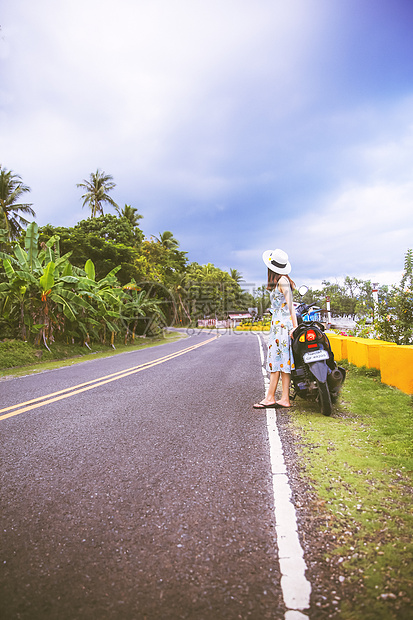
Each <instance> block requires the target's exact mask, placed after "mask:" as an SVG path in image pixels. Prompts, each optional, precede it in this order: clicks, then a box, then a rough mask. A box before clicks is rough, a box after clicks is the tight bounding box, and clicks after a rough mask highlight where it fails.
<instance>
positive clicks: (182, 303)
mask: <svg viewBox="0 0 413 620" xmlns="http://www.w3.org/2000/svg"><path fill="white" fill-rule="evenodd" d="M77 185H78V187H79V188H81V189H83V190H84V193H83V195H82V199H83V206H88V207H89V209H90V217H88V218H87V219H85V220H82V221H80V222H78V223H77V224H76V225H75V226H73V227H55V226H53V225H51V224H48V225H46V226H43V227H40V228H39V227H38V226H37V224H36V223H35V222H29V221H28V220H27V219H26V218H25V217H24V216H25V215H31V216H33V217H35V215H36V214H35V212H34V210H33V208H32V205H30V204H27V203H24V202H22V197H23V196H24V195H25V194H26V193H27V192H29V191H30V188H29V187H27V186H26V185H24V184H23V182H22V179H21V178H20V177H19V176H18V175H15V174H13V173H12V172H11V171H8V170H6V169H4V168H2V167H0V250H1V252H0V259H1V265H0V309H1V318H0V336H1V337H3V338H4V337H8V338H13V337H19V338H22V339H24V340H34V341H35V342H40V341H42V342H43V343H44V345H45V346H49V344H50V342H53V341H54V340H66V341H67V340H72V341H78V340H79V339H80V340H81V341H82V342H84V343H85V344H88V342H90V341H91V340H94V341H96V340H98V341H102V342H107V341H108V340H110V341H112V342H113V340H114V338H115V336H117V337H118V338H119V337H120V338H122V339H124V340H125V341H128V340H133V339H134V338H135V336H136V335H142V334H145V335H151V334H154V333H157V332H158V331H159V330H160V329H162V328H163V327H165V326H168V325H178V326H190V325H196V324H197V321H198V319H199V318H203V317H204V316H216V317H217V318H218V319H222V318H226V317H227V315H228V312H229V311H231V310H238V311H239V310H241V311H242V310H246V309H247V308H248V307H251V306H252V305H253V304H254V299H253V297H252V296H251V295H250V294H249V293H246V292H245V291H243V290H242V288H241V285H240V282H241V279H242V276H241V274H239V272H238V271H237V270H235V269H232V270H231V271H230V273H228V272H226V271H223V270H221V269H219V268H218V267H216V266H215V265H213V264H211V263H209V264H207V265H200V264H198V263H196V262H189V261H188V258H187V252H184V251H182V250H180V248H179V242H178V240H177V239H176V238H175V237H174V235H173V233H172V232H171V231H164V232H163V233H159V234H158V236H156V235H154V236H152V237H151V238H150V239H147V238H145V235H144V234H143V231H142V230H141V228H140V227H139V222H140V220H141V219H142V217H143V216H142V215H140V214H139V213H138V210H137V209H136V208H134V207H132V206H131V205H127V204H126V205H125V206H124V207H123V208H121V207H119V205H117V204H116V203H115V202H114V200H113V199H112V198H111V196H110V193H109V192H110V191H111V190H113V188H114V187H115V183H114V182H113V178H112V177H111V175H107V174H105V173H104V172H101V171H100V170H97V171H96V172H95V173H92V174H91V175H90V178H89V179H88V180H84V181H83V182H82V183H78V184H77ZM107 204H108V205H110V207H112V208H114V209H115V211H116V215H114V214H105V213H104V205H107Z"/></svg>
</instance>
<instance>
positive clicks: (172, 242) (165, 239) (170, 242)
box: [155, 230, 179, 250]
mask: <svg viewBox="0 0 413 620" xmlns="http://www.w3.org/2000/svg"><path fill="white" fill-rule="evenodd" d="M155 239H156V240H157V241H158V243H160V244H161V245H162V246H163V247H164V248H166V249H167V250H176V249H177V248H179V241H178V240H177V239H175V237H174V235H173V233H172V232H171V231H170V230H165V232H163V233H159V237H155Z"/></svg>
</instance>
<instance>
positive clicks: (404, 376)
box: [380, 345, 413, 394]
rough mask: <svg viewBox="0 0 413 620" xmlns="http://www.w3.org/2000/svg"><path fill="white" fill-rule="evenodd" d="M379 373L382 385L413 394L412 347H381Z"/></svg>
mask: <svg viewBox="0 0 413 620" xmlns="http://www.w3.org/2000/svg"><path fill="white" fill-rule="evenodd" d="M380 373H381V382H382V383H387V385H393V386H394V387H397V388H398V389H399V390H401V391H402V392H405V393H406V394H413V346H412V345H396V346H395V347H381V349H380Z"/></svg>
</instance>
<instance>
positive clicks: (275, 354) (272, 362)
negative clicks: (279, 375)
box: [267, 289, 294, 373]
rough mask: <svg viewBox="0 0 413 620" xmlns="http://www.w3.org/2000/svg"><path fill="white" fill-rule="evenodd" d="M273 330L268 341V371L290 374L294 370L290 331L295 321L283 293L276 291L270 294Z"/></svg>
mask: <svg viewBox="0 0 413 620" xmlns="http://www.w3.org/2000/svg"><path fill="white" fill-rule="evenodd" d="M270 300H271V312H272V320H271V329H270V335H269V339H268V354H267V371H268V372H278V371H281V372H288V373H291V370H294V358H293V352H292V347H291V338H290V331H291V330H292V329H293V321H292V318H291V313H290V310H289V307H288V304H287V301H286V299H285V297H284V295H283V293H282V292H281V291H279V290H278V289H275V290H274V291H272V292H271V294H270Z"/></svg>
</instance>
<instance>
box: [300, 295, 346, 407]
mask: <svg viewBox="0 0 413 620" xmlns="http://www.w3.org/2000/svg"><path fill="white" fill-rule="evenodd" d="M307 290H308V289H307V287H301V288H300V294H301V295H303V294H304V293H305V292H306V291H307ZM314 306H316V304H314V303H313V304H305V303H301V304H299V306H298V307H297V308H296V311H295V312H296V315H297V322H298V326H297V327H296V329H295V330H294V333H293V340H292V348H293V354H294V365H295V368H294V370H292V371H291V378H292V381H293V387H294V396H293V398H295V397H296V396H297V394H298V396H300V397H301V398H304V399H307V400H318V403H319V405H320V411H321V413H322V414H323V415H326V416H329V415H331V410H332V406H331V403H332V402H333V403H334V402H336V400H337V398H338V395H339V393H340V389H341V386H342V385H343V383H344V380H345V378H346V371H345V369H344V368H341V366H337V364H336V362H335V361H334V354H333V352H332V350H331V346H330V341H329V339H328V338H327V335H326V334H325V332H324V325H323V324H322V323H320V322H319V321H304V320H303V317H304V316H306V315H307V314H309V312H310V310H311V308H314Z"/></svg>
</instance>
